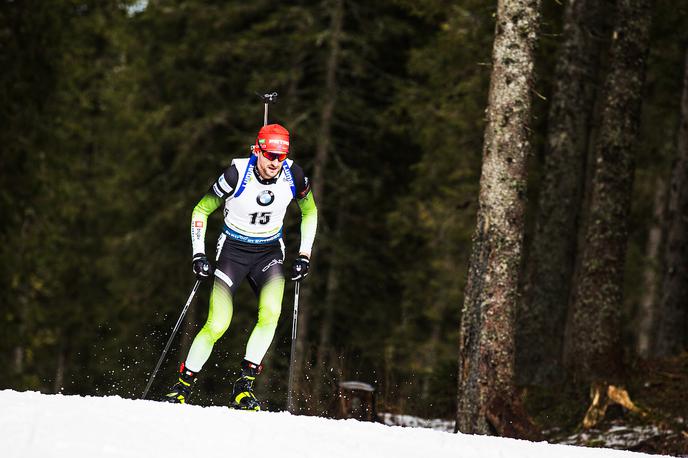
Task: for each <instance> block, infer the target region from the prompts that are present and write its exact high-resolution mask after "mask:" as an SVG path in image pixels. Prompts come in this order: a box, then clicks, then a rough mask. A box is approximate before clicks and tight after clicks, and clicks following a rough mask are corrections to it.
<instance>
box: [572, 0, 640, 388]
mask: <svg viewBox="0 0 688 458" xmlns="http://www.w3.org/2000/svg"><path fill="white" fill-rule="evenodd" d="M650 12H651V11H650V1H649V0H619V1H618V2H617V18H616V21H615V26H614V31H613V35H612V37H613V38H612V45H611V52H610V70H609V74H608V75H607V78H606V82H605V99H604V100H605V102H604V105H603V111H602V120H601V128H600V133H599V139H598V141H597V144H596V164H595V175H594V178H593V183H592V194H591V199H590V208H589V209H588V212H589V217H588V224H587V228H586V235H585V245H584V247H583V252H582V262H581V270H580V276H579V278H578V282H577V284H576V289H575V291H574V293H573V303H572V309H571V311H570V318H569V322H568V323H567V336H566V338H567V341H566V348H565V353H566V354H565V360H566V364H567V367H569V368H570V370H571V374H572V375H573V376H574V377H575V378H577V379H582V380H587V381H597V380H605V379H608V378H611V377H613V376H615V375H617V374H619V372H620V370H621V346H620V338H621V335H620V324H621V323H620V312H621V304H622V287H623V269H624V261H625V256H626V242H627V238H628V229H627V226H628V214H629V211H630V200H631V189H632V182H633V170H634V164H633V154H632V147H633V145H634V144H635V141H636V138H637V135H638V125H639V122H640V104H641V96H642V89H643V82H644V78H645V60H646V55H647V49H648V41H649V28H650Z"/></svg>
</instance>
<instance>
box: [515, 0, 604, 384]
mask: <svg viewBox="0 0 688 458" xmlns="http://www.w3.org/2000/svg"><path fill="white" fill-rule="evenodd" d="M602 9H603V8H602V7H601V3H600V2H598V1H596V0H570V1H568V2H567V3H566V9H565V11H564V31H563V34H564V42H563V43H562V46H561V50H560V54H559V57H558V61H557V68H556V72H555V73H556V76H555V81H556V85H555V88H554V92H553V96H552V101H551V105H550V109H549V115H548V125H549V128H548V134H547V150H546V156H545V162H544V175H543V184H542V190H541V192H540V198H539V208H538V216H537V223H536V229H535V235H534V237H533V254H532V256H531V258H530V260H529V286H530V288H529V290H530V293H529V295H528V297H526V298H525V300H524V301H523V304H522V307H521V309H520V313H519V317H518V326H517V336H516V350H517V351H516V367H517V371H518V378H519V382H520V383H523V384H548V383H551V382H554V381H556V380H558V379H560V378H562V376H563V370H562V367H561V366H562V364H561V358H562V351H563V341H564V339H563V335H564V327H565V324H566V312H567V310H568V298H569V294H570V288H571V279H572V276H573V270H574V266H575V256H576V238H575V237H571V234H572V233H575V231H576V228H577V226H578V212H579V209H580V207H581V200H582V190H583V184H584V180H585V175H584V171H585V163H586V156H587V148H588V137H589V121H590V118H591V114H592V110H593V106H594V101H595V80H596V76H597V69H598V67H599V56H600V42H599V41H600V40H599V39H598V38H597V36H598V35H599V32H600V30H599V29H600V22H601V16H602V15H601V14H600V13H601V10H602Z"/></svg>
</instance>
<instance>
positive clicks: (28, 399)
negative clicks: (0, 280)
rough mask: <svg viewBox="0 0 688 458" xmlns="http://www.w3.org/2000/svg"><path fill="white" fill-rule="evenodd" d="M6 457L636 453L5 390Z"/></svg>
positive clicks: (564, 457) (615, 457)
mask: <svg viewBox="0 0 688 458" xmlns="http://www.w3.org/2000/svg"><path fill="white" fill-rule="evenodd" d="M0 405H2V409H1V410H0V431H1V432H0V437H2V438H3V439H4V440H3V441H2V443H3V450H2V456H3V457H7V458H33V457H36V458H39V457H40V458H53V457H55V458H57V457H69V458H82V457H83V458H94V457H98V458H100V457H104V458H111V457H122V458H134V457H146V458H148V457H163V456H164V457H178V456H187V457H203V458H213V457H223V458H228V457H233V456H250V457H252V458H254V457H255V458H260V457H269V458H277V457H279V458H308V457H319V458H320V457H326V458H340V457H342V458H344V457H346V458H349V457H357V458H358V457H375V458H386V457H390V458H404V457H414V458H416V457H433V458H437V457H453V458H456V457H462V458H488V457H489V458H502V457H504V458H507V457H508V458H540V457H542V458H545V457H546V458H551V457H556V458H569V457H586V458H587V457H603V458H621V457H627V458H632V457H636V458H639V457H642V456H648V457H649V456H651V455H645V454H640V453H632V452H625V451H619V450H610V449H593V448H582V447H573V446H568V445H550V444H547V443H544V442H541V443H534V442H528V441H521V440H514V439H503V438H496V437H487V436H474V435H466V434H451V433H447V432H442V431H434V430H430V429H420V428H402V427H398V426H386V425H383V424H379V423H365V422H359V421H356V420H331V419H325V418H317V417H306V416H294V415H290V414H289V413H286V412H280V413H275V412H240V411H235V410H230V409H228V408H223V407H200V406H192V405H173V404H166V403H160V402H154V401H141V400H130V399H122V398H119V397H81V396H63V395H44V394H40V393H36V392H16V391H10V390H5V391H0Z"/></svg>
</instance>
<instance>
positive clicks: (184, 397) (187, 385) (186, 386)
mask: <svg viewBox="0 0 688 458" xmlns="http://www.w3.org/2000/svg"><path fill="white" fill-rule="evenodd" d="M194 383H196V373H195V372H191V371H190V370H189V369H187V368H186V367H184V363H182V365H181V366H180V367H179V380H178V381H177V383H175V384H174V385H172V388H170V392H169V393H167V394H166V395H165V397H164V398H163V401H167V402H171V403H173V404H186V403H187V401H188V400H189V397H190V396H191V388H193V384H194Z"/></svg>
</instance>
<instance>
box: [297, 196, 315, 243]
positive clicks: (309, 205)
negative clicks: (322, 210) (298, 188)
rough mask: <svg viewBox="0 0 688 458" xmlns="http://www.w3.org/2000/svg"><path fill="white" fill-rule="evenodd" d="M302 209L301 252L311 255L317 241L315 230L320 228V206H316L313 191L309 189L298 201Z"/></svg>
mask: <svg viewBox="0 0 688 458" xmlns="http://www.w3.org/2000/svg"><path fill="white" fill-rule="evenodd" d="M296 202H297V203H298V204H299V208H300V209H301V246H300V248H299V253H305V254H307V255H309V256H310V254H311V250H312V249H313V242H314V241H315V232H316V230H317V228H318V208H317V207H316V206H315V199H314V198H313V192H312V191H309V192H308V194H307V195H306V197H304V198H303V199H298V200H297V201H296Z"/></svg>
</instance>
